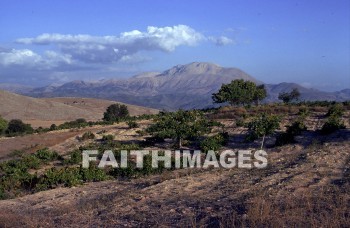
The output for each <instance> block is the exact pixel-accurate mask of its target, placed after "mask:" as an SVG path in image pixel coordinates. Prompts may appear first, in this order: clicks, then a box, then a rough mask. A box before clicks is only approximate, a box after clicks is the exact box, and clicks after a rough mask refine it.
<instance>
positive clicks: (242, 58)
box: [0, 0, 350, 91]
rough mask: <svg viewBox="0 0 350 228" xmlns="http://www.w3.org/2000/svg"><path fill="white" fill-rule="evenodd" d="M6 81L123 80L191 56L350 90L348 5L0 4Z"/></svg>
mask: <svg viewBox="0 0 350 228" xmlns="http://www.w3.org/2000/svg"><path fill="white" fill-rule="evenodd" d="M0 28H1V36H0V83H21V84H30V85H45V84H49V83H54V82H58V83H63V82H66V81H71V80H76V79H85V80H99V79H103V78H123V77H127V76H131V75H134V74H137V73H140V72H144V71H163V70H166V69H168V68H170V67H172V66H174V65H178V64H187V63H190V62H200V61H205V62H212V63H216V64H218V65H221V66H224V67H237V68H240V69H242V70H243V71H245V72H247V73H248V74H250V75H252V76H253V77H255V78H257V79H258V80H261V81H263V82H266V83H279V82H285V81H286V82H297V83H300V84H302V85H304V86H308V87H314V88H318V89H322V90H328V91H334V90H340V89H344V88H350V1H348V0H317V1H314V0H304V1H287V0H285V1H277V0H276V1H271V0H270V1H269V0H266V1H258V0H255V1H252V0H241V1H235V0H231V1H223V0H216V1H203V0H201V1H195V0H192V1H184V0H183V1H180V0H173V1H164V0H163V1H154V0H148V1H146V0H144V1H142V0H138V1H136V0H128V1H127V0H125V1H122V0H119V1H105V0H99V1H95V0H90V1H82V0H80V1H79V0H75V1H67V0H60V1H58V0H57V1H53V0H46V1H44V0H41V1H39V0H28V1H19V0H0Z"/></svg>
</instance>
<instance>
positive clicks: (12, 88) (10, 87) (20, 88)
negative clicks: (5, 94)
mask: <svg viewBox="0 0 350 228" xmlns="http://www.w3.org/2000/svg"><path fill="white" fill-rule="evenodd" d="M33 89H34V87H31V86H26V85H20V84H14V83H0V90H6V91H9V92H14V93H21V94H23V93H27V92H30V91H31V90H33Z"/></svg>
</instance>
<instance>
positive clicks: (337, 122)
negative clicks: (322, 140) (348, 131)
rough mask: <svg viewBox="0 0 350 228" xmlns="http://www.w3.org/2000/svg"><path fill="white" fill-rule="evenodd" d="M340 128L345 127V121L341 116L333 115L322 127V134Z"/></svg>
mask: <svg viewBox="0 0 350 228" xmlns="http://www.w3.org/2000/svg"><path fill="white" fill-rule="evenodd" d="M339 129H345V125H344V122H343V121H342V120H341V118H340V117H339V116H335V115H331V116H330V117H329V118H328V120H327V122H325V123H324V125H323V126H322V128H321V134H323V135H328V134H331V133H333V132H335V131H337V130H339Z"/></svg>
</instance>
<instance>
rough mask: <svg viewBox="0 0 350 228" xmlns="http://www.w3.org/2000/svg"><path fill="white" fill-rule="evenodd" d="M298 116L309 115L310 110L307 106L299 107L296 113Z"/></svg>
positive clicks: (304, 116)
mask: <svg viewBox="0 0 350 228" xmlns="http://www.w3.org/2000/svg"><path fill="white" fill-rule="evenodd" d="M297 115H298V116H299V117H300V118H306V117H307V116H309V115H310V110H309V109H308V108H307V107H301V108H299V112H298V114H297Z"/></svg>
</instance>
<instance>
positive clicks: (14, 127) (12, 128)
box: [6, 119, 34, 136]
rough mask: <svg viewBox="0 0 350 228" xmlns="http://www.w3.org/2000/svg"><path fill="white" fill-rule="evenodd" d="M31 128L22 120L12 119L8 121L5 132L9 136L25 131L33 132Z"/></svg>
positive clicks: (24, 132)
mask: <svg viewBox="0 0 350 228" xmlns="http://www.w3.org/2000/svg"><path fill="white" fill-rule="evenodd" d="M33 131H34V130H33V128H32V127H31V126H30V124H25V123H23V122H22V120H19V119H14V120H11V121H10V122H9V123H8V127H7V129H6V134H7V135H9V136H12V135H20V134H26V133H33Z"/></svg>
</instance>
